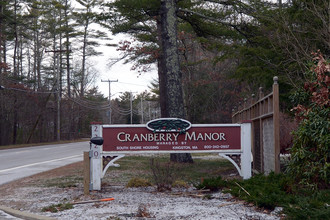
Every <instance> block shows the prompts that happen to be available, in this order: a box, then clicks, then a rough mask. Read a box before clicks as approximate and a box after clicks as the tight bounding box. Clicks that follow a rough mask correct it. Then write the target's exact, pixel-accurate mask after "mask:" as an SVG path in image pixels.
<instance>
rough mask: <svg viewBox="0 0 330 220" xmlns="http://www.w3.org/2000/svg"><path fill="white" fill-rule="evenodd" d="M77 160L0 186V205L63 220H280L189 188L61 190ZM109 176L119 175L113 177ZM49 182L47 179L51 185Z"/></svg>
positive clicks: (116, 185)
mask: <svg viewBox="0 0 330 220" xmlns="http://www.w3.org/2000/svg"><path fill="white" fill-rule="evenodd" d="M82 167H83V164H82V162H79V163H74V164H71V165H67V166H64V167H61V168H57V169H54V170H51V171H48V172H44V173H40V174H37V175H34V176H30V177H27V178H23V179H20V180H17V181H14V182H11V183H8V184H5V185H1V186H0V204H1V205H4V206H7V207H10V208H13V209H16V210H20V211H25V212H29V213H34V214H38V215H44V216H50V217H54V218H57V219H63V220H66V219H68V220H72V219H80V220H84V219H86V220H90V219H104V220H111V219H116V220H119V219H164V220H168V219H210V220H212V219H280V217H279V216H276V214H275V213H271V212H270V211H267V210H260V209H257V208H256V207H254V206H253V205H251V204H247V203H245V202H242V201H239V200H236V199H234V198H233V197H232V196H231V195H230V194H224V193H222V192H217V193H212V194H211V193H205V192H202V191H198V190H196V189H195V188H193V187H189V188H174V189H172V191H169V192H157V190H156V188H155V187H140V188H127V187H125V184H121V183H112V184H110V185H106V186H103V187H102V190H101V191H94V192H91V193H90V195H87V196H86V195H84V193H83V185H82V182H83V181H80V182H81V183H79V184H77V185H72V186H70V184H67V185H65V187H63V188H61V187H59V185H58V184H56V181H55V180H57V179H63V178H64V177H68V176H77V174H78V176H79V175H80V174H81V175H82ZM113 175H114V176H116V175H118V173H115V172H114V173H113ZM50 180H51V181H50ZM102 198H114V200H113V201H108V202H91V203H86V204H76V205H73V208H72V209H68V210H64V211H59V212H57V213H51V212H43V211H42V209H43V208H45V207H49V206H51V205H56V204H66V203H73V202H79V201H80V202H81V201H90V200H98V199H102Z"/></svg>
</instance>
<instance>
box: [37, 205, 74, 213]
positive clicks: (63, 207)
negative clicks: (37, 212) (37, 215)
mask: <svg viewBox="0 0 330 220" xmlns="http://www.w3.org/2000/svg"><path fill="white" fill-rule="evenodd" d="M67 209H73V205H72V204H70V203H65V204H63V203H59V204H56V205H50V206H47V207H44V208H42V210H41V211H42V212H53V213H55V212H59V211H64V210H67Z"/></svg>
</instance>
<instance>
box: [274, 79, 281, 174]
mask: <svg viewBox="0 0 330 220" xmlns="http://www.w3.org/2000/svg"><path fill="white" fill-rule="evenodd" d="M273 80H274V84H273V112H274V113H273V123H274V124H273V126H274V153H275V170H274V172H275V173H280V98H279V86H278V77H277V76H274V78H273Z"/></svg>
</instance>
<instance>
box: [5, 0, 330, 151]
mask: <svg viewBox="0 0 330 220" xmlns="http://www.w3.org/2000/svg"><path fill="white" fill-rule="evenodd" d="M77 6H79V7H77ZM176 6H177V8H176V15H177V19H178V27H177V28H178V30H177V31H178V36H177V37H178V39H177V42H178V53H179V58H180V73H181V77H182V90H183V100H184V111H185V114H186V118H187V119H188V120H189V121H191V122H192V123H230V122H231V113H232V110H233V109H237V108H238V105H239V103H240V102H241V103H243V102H244V99H245V98H247V97H251V94H253V93H254V94H257V93H258V89H259V87H263V88H264V90H265V92H267V91H269V90H270V88H271V86H272V83H273V81H272V79H273V76H278V77H279V84H280V96H281V97H280V100H281V109H282V112H284V113H285V112H288V110H289V109H291V108H292V107H293V106H292V103H291V102H290V99H289V97H290V94H291V93H292V92H293V91H295V90H298V89H299V88H302V87H303V86H304V83H305V82H306V80H308V79H307V78H306V74H305V73H306V72H307V71H308V70H309V66H310V62H311V60H312V57H313V55H312V52H316V51H318V50H320V52H321V53H323V55H324V57H325V58H326V59H327V58H329V54H330V51H329V48H330V47H329V46H330V31H329V2H328V1H326V0H316V1H310V0H293V1H288V2H282V1H279V2H267V1H259V0H254V1H250V0H247V1H236V0H205V1H197V0H196V1H193V0H179V1H176ZM159 9H160V1H158V0H134V1H131V0H114V1H100V0H77V1H74V2H73V1H69V0H54V1H46V0H39V1H36V0H11V1H9V0H3V1H1V3H0V86H1V90H0V119H1V120H0V145H8V144H22V143H32V142H33V143H37V142H49V141H54V140H70V139H75V138H81V137H89V136H90V123H91V122H92V121H99V122H102V123H105V124H106V123H108V122H109V109H110V107H111V123H114V124H119V123H120V124H125V123H128V124H130V123H134V124H136V123H144V122H146V121H148V120H150V119H152V118H155V117H159V116H161V115H160V112H159V111H160V110H159V109H160V107H159V106H160V97H159V86H158V85H159V84H158V81H155V82H153V83H152V84H151V85H150V91H146V92H143V93H140V94H135V95H134V97H133V95H132V93H131V92H129V91H127V92H124V93H122V94H121V95H120V96H119V98H116V99H112V100H111V103H109V101H108V100H107V98H106V97H104V96H103V94H101V93H100V91H99V90H98V88H97V86H95V83H94V79H95V77H96V72H95V70H94V69H93V66H92V65H91V63H90V62H89V61H90V60H91V59H92V58H93V57H95V56H101V54H99V53H98V52H97V47H99V46H101V43H100V42H108V43H107V44H106V45H102V46H109V47H116V48H117V50H119V51H121V52H122V56H121V57H118V59H116V60H112V62H111V63H109V65H111V64H114V63H116V62H119V61H122V60H124V61H125V63H127V64H128V65H132V68H133V69H136V70H139V72H140V74H144V73H145V72H147V71H149V70H150V65H154V64H156V65H157V66H158V73H159V74H160V72H161V71H162V70H161V65H160V57H161V55H162V54H161V53H162V52H161V48H160V40H161V39H160V38H161V36H160V34H159V22H160V21H161V16H160V10H159ZM94 24H98V25H101V26H102V27H103V28H102V29H99V30H95V29H93V28H92V27H95V26H93V25H94ZM101 30H102V31H101ZM119 33H125V34H128V35H129V36H130V37H131V38H130V39H132V40H125V41H122V42H120V43H119V44H117V45H113V44H111V40H110V38H109V36H110V34H119ZM283 118H284V116H283ZM283 118H282V119H283ZM289 121H290V120H287V119H286V118H285V120H282V122H283V123H288V122H289ZM282 126H283V128H288V129H290V128H291V127H290V126H288V125H287V124H286V125H284V124H282ZM282 140H284V138H282ZM281 144H282V147H283V148H285V147H287V146H288V145H290V141H286V143H284V142H283V143H281Z"/></svg>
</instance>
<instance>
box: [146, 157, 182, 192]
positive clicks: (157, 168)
mask: <svg viewBox="0 0 330 220" xmlns="http://www.w3.org/2000/svg"><path fill="white" fill-rule="evenodd" d="M150 167H151V170H152V174H153V178H154V181H155V183H156V185H157V190H158V191H160V192H162V191H166V190H171V189H172V185H173V183H174V182H175V181H176V178H177V172H176V168H175V163H172V162H165V163H161V162H160V161H157V160H155V159H154V158H152V159H151V160H150Z"/></svg>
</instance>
